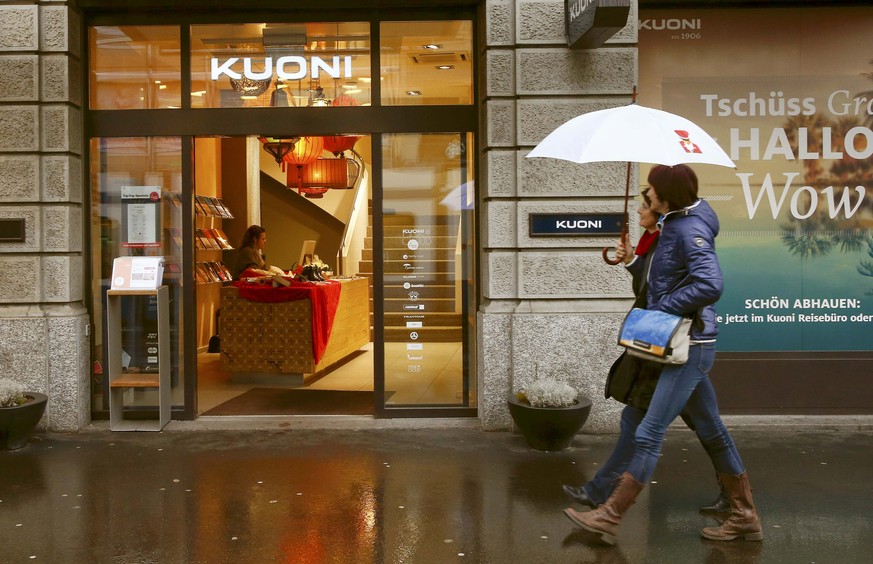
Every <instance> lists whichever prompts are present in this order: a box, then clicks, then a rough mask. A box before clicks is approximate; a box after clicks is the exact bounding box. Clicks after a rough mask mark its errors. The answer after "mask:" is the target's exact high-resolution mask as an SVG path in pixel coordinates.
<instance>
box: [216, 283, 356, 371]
mask: <svg viewBox="0 0 873 564" xmlns="http://www.w3.org/2000/svg"><path fill="white" fill-rule="evenodd" d="M337 282H338V283H339V288H340V291H339V300H338V302H336V307H335V310H334V308H333V307H325V305H324V304H325V302H326V301H327V302H329V301H330V293H331V292H330V290H331V288H330V287H327V286H325V285H321V287H318V285H313V284H307V285H304V286H299V287H297V288H292V289H284V291H287V292H289V296H291V295H292V292H291V290H297V291H295V292H293V297H292V298H291V299H289V301H276V299H275V298H272V297H270V298H269V300H265V301H255V300H257V299H259V296H257V295H254V296H253V294H257V290H256V289H253V288H252V287H243V288H240V287H236V286H225V287H223V288H222V289H221V328H220V335H221V362H222V366H223V368H224V369H226V370H229V371H231V372H233V373H245V374H277V375H279V374H297V375H301V374H302V375H304V376H310V375H312V374H315V373H317V372H319V371H321V370H323V369H325V368H327V367H329V366H331V365H332V364H335V363H337V362H339V361H340V360H342V359H344V358H345V357H347V356H349V355H350V354H352V353H354V352H355V351H357V350H359V349H360V348H361V347H363V346H365V345H366V344H367V343H369V342H370V310H369V303H370V298H369V283H368V280H367V279H366V278H351V279H344V280H339V281H337ZM281 291H283V289H277V291H276V292H273V295H275V294H277V293H280V292H281ZM264 293H265V294H266V293H267V291H266V288H265V292H264ZM325 294H327V295H328V297H325ZM243 296H249V297H253V298H254V299H246V297H243ZM319 298H322V299H321V300H319ZM313 304H315V307H313ZM332 310H333V311H335V314H334V315H333V319H332V320H331V319H329V318H328V316H329V315H330V313H331V311H332ZM313 311H316V318H313ZM325 324H327V326H326V327H327V331H325ZM331 325H332V326H331ZM321 341H326V342H321Z"/></svg>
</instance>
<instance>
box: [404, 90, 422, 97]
mask: <svg viewBox="0 0 873 564" xmlns="http://www.w3.org/2000/svg"><path fill="white" fill-rule="evenodd" d="M406 95H407V96H421V90H407V91H406Z"/></svg>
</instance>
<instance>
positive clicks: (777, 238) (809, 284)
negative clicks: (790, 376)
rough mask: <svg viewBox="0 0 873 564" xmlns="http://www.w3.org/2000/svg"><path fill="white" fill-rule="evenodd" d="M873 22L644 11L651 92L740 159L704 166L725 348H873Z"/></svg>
mask: <svg viewBox="0 0 873 564" xmlns="http://www.w3.org/2000/svg"><path fill="white" fill-rule="evenodd" d="M871 29H873V9H871V8H865V7H846V8H827V9H815V8H804V9H736V8H733V9H730V10H727V9H682V10H675V9H671V10H640V29H639V68H640V84H639V102H640V103H641V104H643V105H646V106H651V107H655V108H660V109H663V110H666V111H669V112H674V113H677V114H680V115H683V116H684V117H686V118H688V119H690V120H692V121H694V122H696V123H697V124H698V125H700V126H701V127H702V128H703V129H704V130H706V131H707V132H709V133H710V134H711V135H713V136H714V137H715V138H716V139H717V140H718V142H719V144H720V145H721V146H722V147H723V148H724V149H725V150H726V151H727V153H728V154H729V155H730V156H731V158H732V159H733V160H734V162H735V163H736V165H737V168H736V170H732V169H729V168H723V167H717V166H711V165H696V166H695V167H694V168H695V171H696V172H697V175H698V178H699V179H700V195H701V196H702V197H703V198H705V199H706V200H707V201H708V202H709V203H710V204H711V205H712V206H713V208H714V209H715V211H716V212H717V213H718V216H719V220H720V222H721V233H720V234H719V236H718V238H717V239H716V247H717V250H718V256H719V260H720V262H721V266H722V270H723V271H724V277H725V292H724V295H723V296H722V298H721V300H720V301H719V303H718V304H717V310H718V314H719V321H720V334H719V350H720V351H738V352H739V351H745V352H775V351H866V350H870V349H871V344H873V341H871V339H870V335H871V334H873V229H871V227H873V158H871V155H873V130H871V127H873V33H871V32H870V30H871ZM649 168H650V166H649V165H642V166H641V178H642V179H645V177H646V175H647V174H648V170H649ZM643 182H644V180H643Z"/></svg>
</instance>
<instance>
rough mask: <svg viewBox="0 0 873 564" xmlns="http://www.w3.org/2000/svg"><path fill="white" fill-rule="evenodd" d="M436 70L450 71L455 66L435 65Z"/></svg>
mask: <svg viewBox="0 0 873 564" xmlns="http://www.w3.org/2000/svg"><path fill="white" fill-rule="evenodd" d="M436 68H437V70H452V69H453V68H455V65H437V67H436Z"/></svg>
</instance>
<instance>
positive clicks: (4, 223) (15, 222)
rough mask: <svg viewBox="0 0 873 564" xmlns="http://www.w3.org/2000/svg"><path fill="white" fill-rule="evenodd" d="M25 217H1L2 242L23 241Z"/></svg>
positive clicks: (0, 232) (0, 241)
mask: <svg viewBox="0 0 873 564" xmlns="http://www.w3.org/2000/svg"><path fill="white" fill-rule="evenodd" d="M24 240H25V237H24V218H23V217H21V218H16V219H8V218H3V219H0V243H23V242H24Z"/></svg>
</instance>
